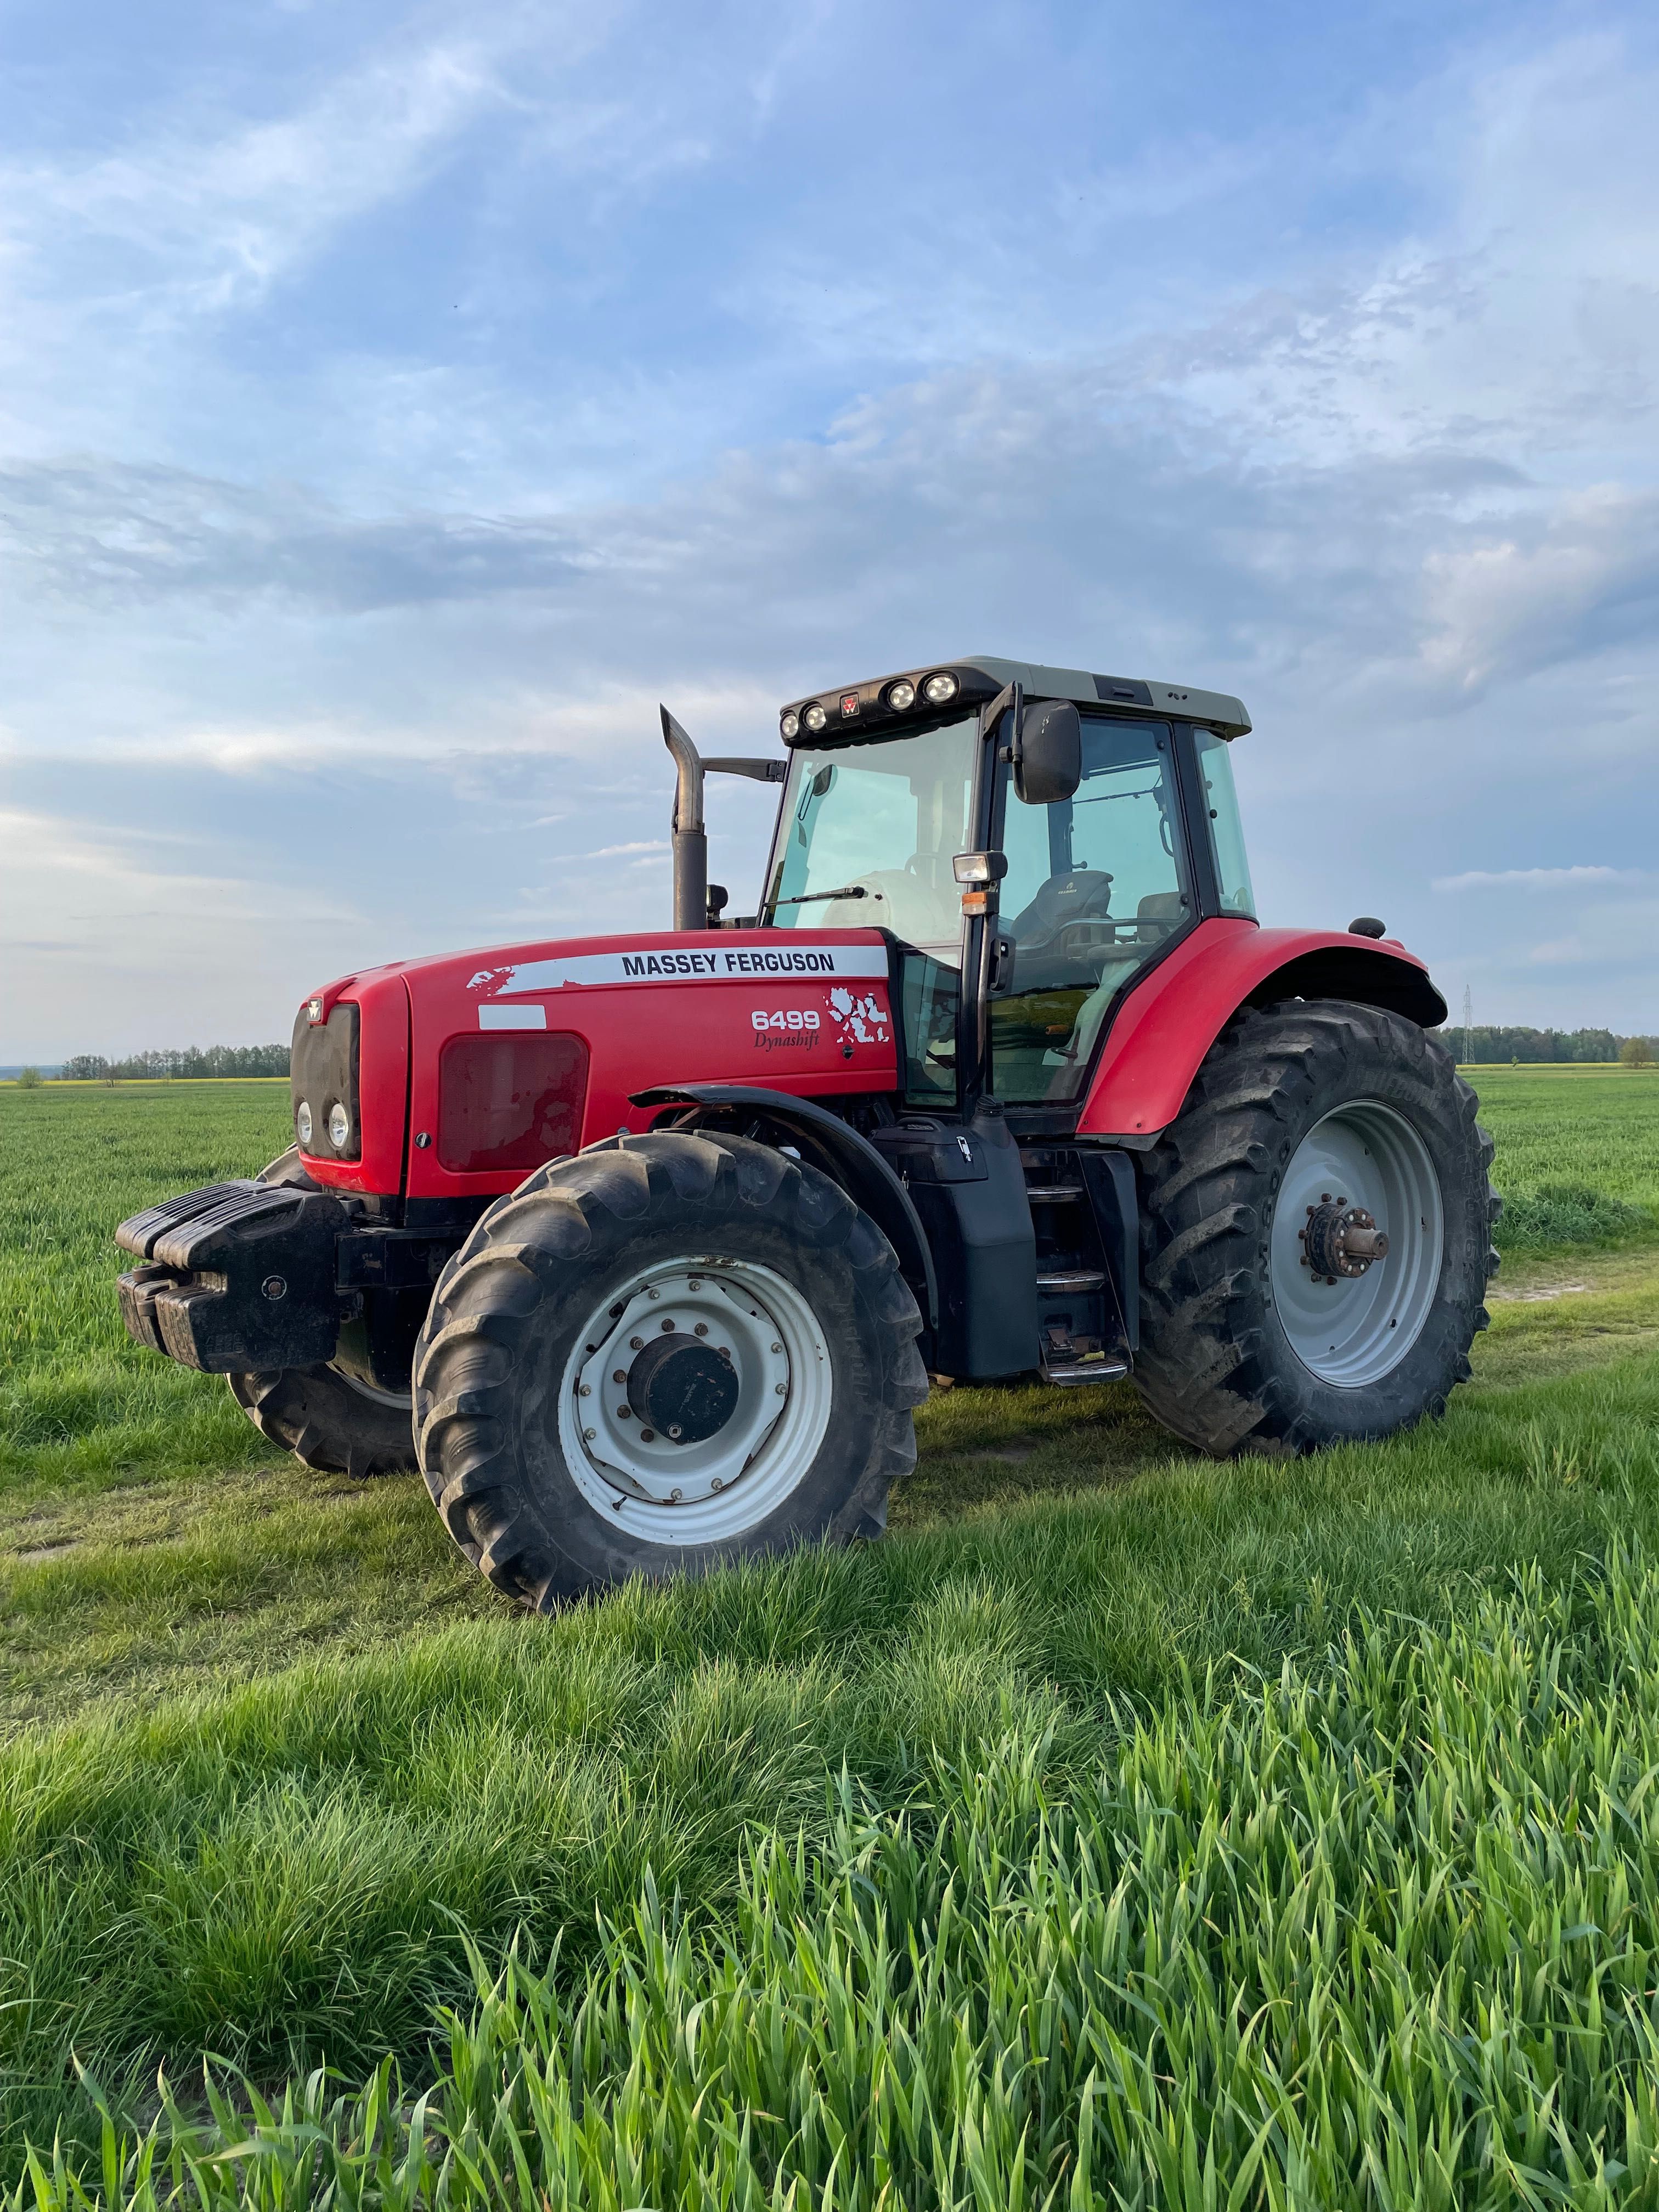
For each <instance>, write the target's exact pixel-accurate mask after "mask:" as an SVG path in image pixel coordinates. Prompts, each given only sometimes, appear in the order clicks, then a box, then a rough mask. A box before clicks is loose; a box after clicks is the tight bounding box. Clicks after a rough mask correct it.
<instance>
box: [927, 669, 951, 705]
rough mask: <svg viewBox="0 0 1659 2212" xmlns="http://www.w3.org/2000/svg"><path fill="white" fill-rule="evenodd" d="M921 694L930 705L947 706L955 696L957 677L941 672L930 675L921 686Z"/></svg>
mask: <svg viewBox="0 0 1659 2212" xmlns="http://www.w3.org/2000/svg"><path fill="white" fill-rule="evenodd" d="M921 696H922V697H923V698H924V699H925V700H926V701H927V703H928V705H929V706H930V707H945V706H948V705H949V704H950V702H951V700H952V699H954V698H955V697H956V696H957V679H956V678H955V677H954V676H948V675H945V674H943V673H941V674H939V675H938V676H930V677H929V678H928V679H927V682H926V683H925V684H923V685H922V687H921Z"/></svg>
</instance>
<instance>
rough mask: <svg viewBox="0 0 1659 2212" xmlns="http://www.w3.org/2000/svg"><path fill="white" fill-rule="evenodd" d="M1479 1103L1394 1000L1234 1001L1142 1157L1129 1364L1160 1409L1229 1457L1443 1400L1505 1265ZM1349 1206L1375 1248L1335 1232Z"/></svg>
mask: <svg viewBox="0 0 1659 2212" xmlns="http://www.w3.org/2000/svg"><path fill="white" fill-rule="evenodd" d="M1476 1112H1477V1101H1476V1098H1475V1095H1474V1091H1471V1090H1470V1088H1469V1086H1468V1084H1467V1083H1465V1082H1464V1081H1463V1080H1462V1078H1461V1077H1460V1076H1459V1075H1458V1073H1457V1071H1456V1067H1455V1063H1454V1062H1453V1060H1452V1059H1451V1056H1450V1055H1449V1054H1448V1053H1447V1052H1446V1051H1445V1050H1444V1048H1443V1047H1442V1046H1441V1045H1439V1044H1437V1042H1435V1041H1434V1040H1433V1039H1431V1038H1430V1037H1428V1036H1425V1034H1424V1032H1423V1031H1422V1030H1419V1028H1418V1027H1417V1026H1416V1024H1414V1023H1412V1022H1409V1021H1407V1020H1405V1019H1403V1018H1401V1016H1399V1015H1396V1014H1390V1013H1385V1012H1382V1011H1380V1010H1379V1009H1378V1008H1376V1007H1374V1006H1355V1005H1349V1004H1346V1003H1344V1002H1340V1001H1336V1000H1307V1001H1300V1000H1296V1001H1291V1002H1290V1003H1289V1004H1286V1005H1280V1006H1269V1007H1266V1008H1255V1007H1247V1008H1245V1009H1244V1010H1243V1012H1241V1013H1240V1014H1239V1015H1238V1016H1237V1018H1235V1020H1234V1021H1233V1022H1231V1024H1229V1025H1228V1027H1227V1029H1226V1030H1225V1031H1224V1032H1223V1034H1222V1036H1220V1037H1219V1038H1218V1040H1217V1042H1216V1043H1215V1044H1214V1045H1212V1047H1211V1048H1210V1051H1209V1053H1208V1054H1207V1055H1206V1059H1205V1060H1204V1063H1203V1065H1202V1066H1201V1067H1200V1070H1199V1073H1198V1074H1197V1076H1196V1078H1195V1079H1194V1084H1193V1087H1192V1090H1191V1091H1189V1092H1188V1097H1187V1099H1186V1102H1185V1103H1184V1104H1183V1106H1182V1111H1181V1114H1180V1115H1179V1117H1178V1118H1177V1120H1176V1121H1175V1122H1174V1123H1173V1124H1172V1125H1171V1126H1170V1128H1169V1129H1168V1130H1166V1131H1165V1133H1164V1136H1163V1138H1162V1139H1161V1140H1160V1142H1159V1143H1158V1146H1157V1148H1156V1150H1155V1151H1154V1152H1152V1154H1151V1156H1150V1158H1149V1160H1148V1162H1147V1174H1146V1184H1145V1188H1144V1189H1143V1193H1142V1229H1143V1243H1142V1263H1141V1264H1142V1307H1141V1311H1142V1332H1141V1350H1140V1353H1139V1358H1138V1359H1137V1363H1136V1380H1137V1383H1138V1384H1139V1389H1140V1393H1141V1395H1142V1397H1143V1398H1144V1400H1145V1401H1146V1405H1147V1406H1148V1407H1149V1408H1150V1410H1151V1411H1152V1413H1154V1414H1155V1415H1156V1416H1157V1418H1158V1419H1159V1420H1160V1421H1162V1422H1163V1423H1164V1425H1165V1426H1166V1427H1167V1428H1170V1429H1172V1430H1173V1431H1175V1433H1176V1435H1177V1436H1180V1437H1185V1438H1186V1440H1187V1441H1188V1443H1194V1444H1196V1445H1198V1446H1199V1447H1200V1449H1203V1450H1205V1451H1207V1452H1210V1453H1212V1454H1214V1455H1217V1456H1218V1457H1224V1456H1225V1455H1228V1454H1230V1453H1234V1452H1247V1451H1248V1452H1266V1453H1296V1452H1304V1451H1310V1450H1314V1449H1318V1448H1319V1447H1321V1446H1322V1445H1326V1444H1332V1443H1343V1442H1348V1441H1356V1440H1359V1439H1362V1438H1371V1437H1385V1436H1389V1435H1391V1434H1392V1433H1393V1432H1394V1431H1395V1430H1397V1429H1401V1428H1405V1427H1407V1426H1408V1425H1410V1424H1411V1423H1412V1422H1413V1421H1416V1420H1419V1419H1422V1418H1423V1416H1424V1415H1425V1414H1429V1415H1438V1414H1440V1413H1443V1412H1444V1410H1445V1405H1446V1399H1447V1396H1448V1395H1449V1392H1450V1391H1451V1390H1452V1389H1453V1388H1454V1387H1455V1384H1457V1383H1461V1382H1464V1381H1467V1379H1468V1374H1469V1362H1468V1350H1469V1346H1470V1344H1471V1343H1472V1342H1473V1340H1474V1335H1475V1332H1476V1331H1477V1330H1479V1329H1482V1328H1485V1327H1486V1310H1485V1307H1484V1306H1483V1305H1482V1304H1481V1300H1482V1298H1483V1297H1484V1295H1485V1291H1486V1282H1487V1279H1488V1278H1489V1277H1490V1276H1491V1275H1492V1273H1493V1271H1494V1270H1495V1269H1496V1267H1497V1265H1498V1255H1497V1253H1496V1251H1495V1250H1493V1249H1492V1223H1493V1221H1495V1220H1496V1218H1497V1217H1498V1211H1499V1204H1500V1201H1499V1200H1498V1197H1497V1195H1496V1194H1495V1193H1494V1192H1493V1190H1492V1185H1491V1183H1490V1182H1489V1180H1488V1173H1487V1171H1488V1170H1489V1168H1490V1166H1491V1164H1492V1139H1491V1138H1490V1137H1489V1136H1488V1135H1487V1134H1486V1131H1485V1130H1484V1129H1482V1128H1481V1127H1480V1123H1479V1121H1477V1120H1476V1118H1475V1116H1476ZM1344 1209H1346V1214H1345V1212H1344ZM1356 1222H1357V1223H1358V1224H1360V1225H1361V1226H1362V1230H1363V1225H1364V1224H1365V1223H1370V1224H1372V1225H1374V1227H1375V1229H1376V1231H1381V1232H1382V1233H1383V1236H1384V1237H1386V1238H1387V1240H1388V1249H1387V1251H1386V1253H1385V1254H1384V1255H1383V1256H1381V1257H1376V1258H1372V1259H1370V1260H1369V1261H1361V1260H1358V1259H1352V1258H1347V1257H1346V1256H1345V1253H1344V1246H1343V1243H1342V1241H1341V1237H1339V1236H1338V1235H1337V1233H1336V1232H1337V1231H1338V1230H1340V1231H1341V1235H1342V1236H1343V1237H1352V1236H1353V1235H1354V1231H1353V1229H1352V1226H1345V1223H1349V1224H1352V1223H1356ZM1367 1234H1369V1232H1365V1233H1364V1234H1362V1235H1361V1236H1360V1237H1358V1238H1357V1239H1356V1241H1357V1242H1359V1243H1364V1241H1365V1236H1366V1235H1367ZM1310 1238H1311V1240H1312V1241H1311V1242H1310ZM1310 1251H1311V1252H1312V1253H1313V1254H1314V1255H1315V1260H1316V1261H1322V1262H1323V1264H1322V1266H1320V1267H1317V1268H1316V1266H1315V1265H1314V1263H1313V1262H1312V1261H1310V1260H1309V1258H1308V1255H1309V1253H1310Z"/></svg>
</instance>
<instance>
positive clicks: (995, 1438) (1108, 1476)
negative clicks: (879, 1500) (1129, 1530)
mask: <svg viewBox="0 0 1659 2212" xmlns="http://www.w3.org/2000/svg"><path fill="white" fill-rule="evenodd" d="M916 1443H917V1456H916V1469H915V1474H913V1475H911V1476H909V1477H908V1479H907V1480H905V1481H903V1482H901V1483H899V1484H897V1485H896V1486H895V1488H894V1491H893V1495H892V1502H891V1507H890V1514H889V1522H888V1525H889V1526H890V1528H894V1529H920V1528H928V1527H931V1526H933V1525H935V1524H937V1523H939V1522H945V1521H953V1520H955V1519H957V1517H958V1516H960V1515H961V1514H963V1512H966V1511H969V1510H973V1509H975V1508H976V1507H981V1506H985V1505H993V1504H1000V1503H1013V1502H1015V1501H1017V1500H1020V1499H1024V1498H1041V1497H1052V1496H1054V1495H1057V1494H1059V1493H1060V1492H1066V1491H1075V1490H1104V1489H1109V1488H1112V1487H1114V1486H1116V1485H1118V1484H1121V1483H1124V1482H1127V1481H1129V1480H1131V1479H1132V1478H1133V1476H1135V1475H1137V1474H1140V1473H1141V1471H1142V1470H1143V1469H1144V1468H1151V1467H1159V1466H1167V1465H1168V1463H1169V1461H1170V1456H1171V1455H1172V1453H1179V1452H1181V1450H1182V1446H1181V1444H1180V1443H1178V1441H1177V1440H1176V1438H1175V1437H1171V1436H1170V1432H1169V1431H1168V1430H1167V1429H1164V1428H1161V1427H1160V1426H1159V1425H1158V1423H1157V1422H1156V1421H1155V1420H1153V1419H1152V1416H1151V1415H1150V1414H1149V1413H1146V1410H1145V1408H1144V1407H1142V1405H1141V1403H1140V1401H1139V1398H1138V1397H1137V1396H1136V1395H1135V1391H1134V1389H1133V1385H1132V1384H1130V1383H1100V1384H1097V1385H1091V1387H1089V1388H1088V1389H1079V1390H1060V1389H1052V1388H1050V1387H1049V1386H1048V1385H1047V1384H1044V1383H1013V1384H1006V1385H1005V1384H997V1383H976V1384H968V1383H957V1385H956V1386H955V1387H954V1388H952V1389H939V1386H938V1385H937V1384H935V1386H934V1389H933V1395H932V1396H931V1397H930V1398H929V1399H928V1401H927V1404H926V1405H925V1406H923V1407H921V1409H920V1411H919V1412H918V1413H917V1415H916Z"/></svg>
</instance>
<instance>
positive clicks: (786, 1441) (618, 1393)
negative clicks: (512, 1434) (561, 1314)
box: [559, 1256, 834, 1546]
mask: <svg viewBox="0 0 1659 2212" xmlns="http://www.w3.org/2000/svg"><path fill="white" fill-rule="evenodd" d="M668 1324H672V1326H671V1328H670V1327H669V1326H667V1325H668ZM664 1336H672V1337H674V1338H676V1339H682V1340H683V1339H686V1338H689V1339H690V1340H691V1341H692V1342H693V1343H696V1344H699V1345H702V1346H707V1347H708V1348H709V1349H711V1350H713V1351H714V1352H716V1354H719V1353H720V1352H726V1353H727V1354H729V1356H730V1361H729V1364H730V1366H731V1369H732V1372H733V1373H734V1374H735V1376H736V1378H737V1384H738V1395H737V1402H736V1406H735V1407H734V1409H733V1411H732V1413H731V1415H730V1417H729V1419H727V1420H726V1422H725V1423H724V1425H722V1426H721V1427H720V1428H719V1429H718V1430H716V1431H714V1434H713V1435H711V1436H709V1437H706V1438H704V1439H702V1441H700V1442H676V1441H675V1440H674V1439H672V1438H671V1437H668V1436H665V1435H659V1434H658V1433H657V1432H656V1431H653V1430H649V1429H647V1428H645V1427H643V1426H642V1425H641V1421H640V1419H639V1418H638V1417H637V1414H636V1413H634V1412H633V1411H631V1410H629V1411H624V1410H623V1408H624V1407H626V1406H627V1404H628V1395H629V1393H628V1388H627V1386H626V1383H625V1382H624V1383H617V1381H616V1379H615V1378H616V1376H617V1374H618V1373H621V1374H623V1376H627V1375H628V1374H629V1371H630V1370H631V1369H632V1367H633V1363H634V1361H635V1358H637V1357H638V1356H639V1352H640V1351H641V1349H642V1348H643V1347H644V1346H647V1345H648V1344H650V1343H653V1341H655V1340H658V1339H659V1338H661V1337H664ZM833 1386H834V1376H833V1372H832V1370H831V1367H830V1362H829V1345H828V1343H827V1342H826V1341H825V1339H824V1334H823V1330H822V1329H821V1328H819V1326H818V1323H817V1319H816V1317H815V1316H814V1315H813V1312H812V1309H811V1306H810V1305H809V1304H807V1302H806V1300H805V1297H803V1296H802V1295H801V1293H800V1292H799V1291H798V1290H797V1289H796V1288H795V1286H794V1285H793V1283H788V1282H786V1281H785V1280H784V1279H783V1277H782V1276H781V1275H778V1274H775V1273H773V1271H772V1269H771V1268H769V1267H760V1266H758V1265H757V1263H756V1262H754V1261H750V1260H728V1259H718V1258H711V1257H704V1256H699V1257H696V1258H684V1259H673V1260H665V1261H663V1262H662V1263H661V1264H660V1265H659V1266H657V1267H644V1268H641V1269H640V1270H639V1272H638V1273H636V1274H635V1275H632V1276H630V1277H629V1279H628V1280H627V1281H626V1282H624V1283H622V1284H620V1285H617V1288H615V1289H614V1290H612V1291H611V1292H610V1293H609V1294H608V1295H607V1297H606V1298H605V1302H604V1304H602V1305H600V1306H599V1307H597V1308H596V1310H594V1312H593V1313H592V1315H591V1316H589V1319H588V1322H587V1325H586V1328H584V1329H583V1330H582V1331H581V1332H580V1334H579V1335H578V1337H577V1340H576V1344H575V1348H574V1351H573V1352H572V1353H571V1356H570V1358H569V1360H568V1363H567V1364H566V1368H565V1371H564V1376H563V1378H562V1385H561V1388H560V1392H559V1445H560V1449H562V1452H563V1454H564V1460H565V1464H566V1466H567V1467H568V1468H569V1469H570V1472H571V1474H572V1476H573V1477H574V1480H575V1483H576V1486H577V1488H578V1489H579V1490H580V1492H581V1494H582V1496H583V1497H584V1498H586V1501H587V1503H588V1504H590V1505H591V1506H592V1508H593V1509H594V1510H595V1511H596V1512H597V1513H599V1514H601V1515H603V1516H604V1517H605V1520H607V1521H608V1522H611V1525H612V1526H613V1527H614V1528H625V1529H627V1530H628V1531H629V1534H632V1535H634V1536H636V1537H639V1538H641V1539H642V1540H643V1541H646V1542H648V1543H653V1544H666V1545H676V1546H690V1545H697V1544H714V1543H720V1542H722V1541H726V1540H727V1539H729V1538H731V1537H733V1536H739V1535H742V1534H745V1533H746V1532H747V1531H748V1530H749V1529H751V1528H756V1527H757V1526H758V1525H759V1524H760V1522H763V1521H764V1520H765V1519H766V1518H767V1516H769V1514H771V1513H773V1512H775V1510H777V1508H778V1507H779V1506H780V1505H781V1504H782V1503H783V1501H784V1500H785V1499H786V1498H787V1497H789V1495H790V1494H791V1492H793V1491H794V1490H795V1489H796V1488H797V1487H798V1486H799V1484H800V1482H801V1480H803V1478H804V1477H805V1474H806V1473H807V1470H808V1469H809V1468H811V1464H812V1462H813V1461H814V1460H815V1459H816V1458H817V1453H818V1449H819V1446H820V1445H821V1444H822V1443H823V1438H824V1433H825V1431H826V1430H827V1429H828V1428H829V1410H830V1401H831V1397H832V1395H833Z"/></svg>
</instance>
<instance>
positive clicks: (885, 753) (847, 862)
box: [765, 715, 978, 968]
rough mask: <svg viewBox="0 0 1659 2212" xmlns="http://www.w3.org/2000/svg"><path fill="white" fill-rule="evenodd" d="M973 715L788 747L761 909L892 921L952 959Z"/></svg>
mask: <svg viewBox="0 0 1659 2212" xmlns="http://www.w3.org/2000/svg"><path fill="white" fill-rule="evenodd" d="M977 728H978V724H977V722H976V721H975V719H974V717H973V716H971V715H969V716H967V717H966V718H964V719H963V720H960V721H956V722H948V723H946V724H945V726H944V727H943V728H941V729H937V730H924V731H922V732H921V734H920V735H919V736H916V737H914V738H888V739H887V740H885V742H884V743H881V744H872V745H848V746H838V747H837V748H836V750H834V751H824V752H811V751H808V750H806V749H805V747H801V748H798V749H797V750H796V751H795V753H794V755H793V758H792V759H791V761H790V763H789V781H788V784H787V787H786V790H785V793H784V805H783V844H782V848H781V851H780V852H778V853H777V854H775V855H774V857H773V865H772V881H771V883H770V884H769V886H768V888H767V897H766V914H765V919H766V920H767V921H769V923H770V924H771V925H772V926H773V927H775V928H778V929H794V928H807V929H890V930H891V932H892V933H893V934H894V936H895V937H899V938H902V939H903V940H904V941H905V943H906V944H907V945H916V946H918V947H919V948H921V950H923V951H927V952H929V953H931V954H932V955H933V957H934V958H935V959H937V960H939V961H942V962H943V963H945V964H946V965H947V966H952V967H958V968H959V967H960V966H961V964H962V900H961V893H960V892H959V890H957V881H956V878H955V875H954V874H953V873H952V871H951V861H952V860H954V858H955V857H956V855H957V854H958V853H960V852H963V851H965V850H966V849H967V848H968V847H969V845H970V844H971V843H972V842H973V836H972V828H973V817H972V811H971V809H972V805H973V789H974V750H975V732H976V730H977Z"/></svg>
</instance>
